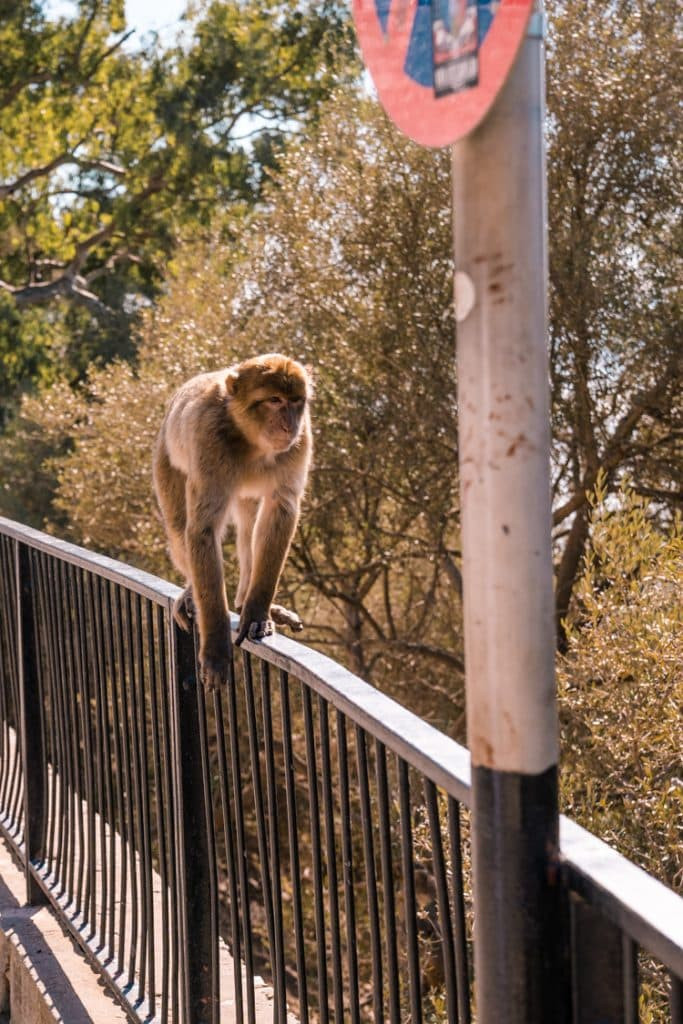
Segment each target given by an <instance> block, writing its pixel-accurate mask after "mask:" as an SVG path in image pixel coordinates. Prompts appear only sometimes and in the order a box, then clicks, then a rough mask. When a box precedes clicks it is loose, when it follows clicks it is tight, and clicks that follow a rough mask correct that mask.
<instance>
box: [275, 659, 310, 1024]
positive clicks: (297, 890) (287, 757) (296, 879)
mask: <svg viewBox="0 0 683 1024" xmlns="http://www.w3.org/2000/svg"><path fill="white" fill-rule="evenodd" d="M280 713H281V716H282V743H283V754H284V764H285V793H286V797H287V834H288V840H289V863H290V870H291V875H292V901H293V910H294V942H295V949H296V975H297V988H298V992H297V995H298V997H299V1018H300V1020H301V1024H308V984H307V978H306V947H305V939H304V918H303V907H302V899H301V864H300V860H299V828H298V822H297V810H296V783H295V777H294V751H293V749H292V715H291V709H290V703H289V677H288V675H287V673H286V672H285V671H284V670H283V669H281V670H280Z"/></svg>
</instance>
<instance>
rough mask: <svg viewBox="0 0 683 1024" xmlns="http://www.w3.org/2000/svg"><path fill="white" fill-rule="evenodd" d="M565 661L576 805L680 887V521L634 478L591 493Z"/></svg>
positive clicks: (566, 728)
mask: <svg viewBox="0 0 683 1024" xmlns="http://www.w3.org/2000/svg"><path fill="white" fill-rule="evenodd" d="M591 504H592V514H591V539H590V547H589V551H588V554H587V556H586V561H585V567H584V571H583V574H582V575H581V577H580V580H579V585H578V588H577V593H576V601H575V606H574V609H573V612H572V617H571V623H570V626H569V631H568V636H569V647H568V651H567V654H566V656H565V657H563V658H562V659H560V662H559V679H560V700H561V711H562V721H563V739H564V743H563V784H562V790H563V798H564V804H565V809H566V812H567V813H568V814H570V815H571V816H572V817H574V818H576V819H577V820H578V821H580V822H581V823H582V824H584V825H585V826H586V827H587V828H589V829H590V830H591V831H593V832H596V833H597V834H599V835H601V836H603V838H605V839H607V840H608V841H609V842H610V843H612V844H613V845H615V846H616V847H617V848H619V849H620V850H621V851H622V852H623V853H625V854H626V855H627V856H628V857H630V858H631V859H633V860H635V861H637V862H638V863H639V864H641V865H643V866H644V867H646V868H647V870H649V871H650V872H652V874H654V875H657V876H658V877H659V878H661V879H662V880H663V881H665V882H668V884H669V885H672V886H674V887H675V888H678V889H679V890H680V889H683V846H682V845H681V835H682V834H683V754H682V752H683V720H682V719H681V706H682V705H683V610H682V608H681V600H680V597H681V594H680V587H681V579H682V578H683V527H682V525H681V522H680V520H679V519H677V520H676V521H675V522H674V523H673V525H672V526H671V527H670V528H669V529H667V530H666V531H661V530H659V529H658V528H657V526H656V524H655V523H654V522H653V520H652V518H651V509H650V507H649V505H648V502H647V501H646V500H645V499H643V498H642V497H640V496H638V495H637V494H636V493H635V492H634V490H633V489H632V487H631V486H629V485H623V486H622V488H621V490H620V491H619V493H618V495H616V496H612V497H610V496H608V494H607V491H606V489H605V485H604V482H603V481H602V480H600V481H599V482H598V487H597V489H596V492H595V496H594V498H593V499H592V501H591Z"/></svg>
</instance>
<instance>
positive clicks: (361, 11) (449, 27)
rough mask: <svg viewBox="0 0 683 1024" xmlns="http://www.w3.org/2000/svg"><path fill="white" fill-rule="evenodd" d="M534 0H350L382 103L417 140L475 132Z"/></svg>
mask: <svg viewBox="0 0 683 1024" xmlns="http://www.w3.org/2000/svg"><path fill="white" fill-rule="evenodd" d="M533 5H534V0H498V2H495V0H484V2H482V0H353V15H354V20H355V23H356V31H357V33H358V39H359V41H360V45H361V49H362V51H363V57H364V60H365V64H366V66H367V68H368V70H369V71H370V74H371V76H372V79H373V82H374V83H375V87H376V89H377V93H378V95H379V98H380V102H381V103H382V105H383V107H384V109H385V110H386V112H387V113H388V115H389V117H390V118H391V119H392V121H393V122H394V123H395V124H396V125H397V126H398V127H399V128H400V129H401V131H403V132H404V133H405V134H406V135H408V136H409V137H410V138H411V139H414V140H415V142H419V143H421V144H422V145H424V146H445V145H448V144H449V143H451V142H455V141H456V140H457V139H460V138H462V137H463V136H464V135H467V134H468V132H471V131H472V129H473V128H475V127H476V126H477V125H478V124H479V122H480V121H481V120H482V119H483V118H484V117H485V115H486V114H487V112H488V111H489V109H490V107H491V106H492V104H493V101H494V100H495V98H496V96H497V95H498V92H499V91H500V89H501V88H502V86H503V84H504V82H505V79H506V78H507V76H508V74H509V72H510V70H511V68H512V65H513V64H514V62H515V58H516V56H517V53H518V50H519V47H520V45H521V43H522V40H523V38H524V33H525V31H526V26H527V22H528V20H529V15H530V14H531V10H532V8H533Z"/></svg>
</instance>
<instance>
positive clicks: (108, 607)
mask: <svg viewBox="0 0 683 1024" xmlns="http://www.w3.org/2000/svg"><path fill="white" fill-rule="evenodd" d="M113 586H114V584H113V583H111V582H105V584H104V599H105V600H104V606H105V614H106V623H105V629H104V634H105V636H106V638H107V643H106V656H107V664H108V666H109V678H110V682H111V714H112V742H113V747H114V756H113V765H112V773H113V776H114V786H113V799H112V807H111V812H112V820H111V821H110V823H109V828H110V848H109V852H110V859H111V864H112V883H111V884H112V889H111V892H112V908H111V914H110V915H109V950H110V954H111V957H112V959H113V958H114V957H115V955H116V905H115V888H116V863H117V857H116V846H115V844H116V839H118V845H119V850H120V858H119V860H120V867H119V922H120V924H121V925H123V922H124V917H123V914H124V910H123V906H124V904H125V897H126V890H125V881H126V869H125V864H126V855H125V849H124V847H125V832H124V817H125V812H124V804H123V781H122V776H121V772H122V755H121V716H120V714H119V697H118V693H119V678H118V676H119V672H122V662H121V660H117V654H118V653H119V651H118V649H117V643H116V629H115V625H114V613H113V610H112V587H113ZM123 936H124V930H123V927H120V928H119V943H118V963H119V970H121V971H122V970H123V965H122V960H121V956H122V954H121V943H122V941H123Z"/></svg>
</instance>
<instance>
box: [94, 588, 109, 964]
mask: <svg viewBox="0 0 683 1024" xmlns="http://www.w3.org/2000/svg"><path fill="white" fill-rule="evenodd" d="M99 596H100V579H99V577H98V576H97V575H95V574H92V575H91V576H90V612H91V616H92V622H91V626H92V656H93V657H92V661H93V668H94V675H95V745H96V749H97V755H96V760H97V785H98V794H97V813H98V815H99V830H98V831H99V837H100V853H99V858H98V866H99V869H100V871H99V876H100V918H99V938H98V940H97V941H98V949H99V950H102V949H104V945H105V942H106V932H107V917H108V914H109V871H108V865H107V859H108V858H107V817H108V810H107V780H108V778H109V759H108V757H107V755H106V752H105V741H104V737H105V733H106V731H107V729H106V722H105V715H106V697H105V692H104V657H103V651H102V623H101V607H100V601H99Z"/></svg>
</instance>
